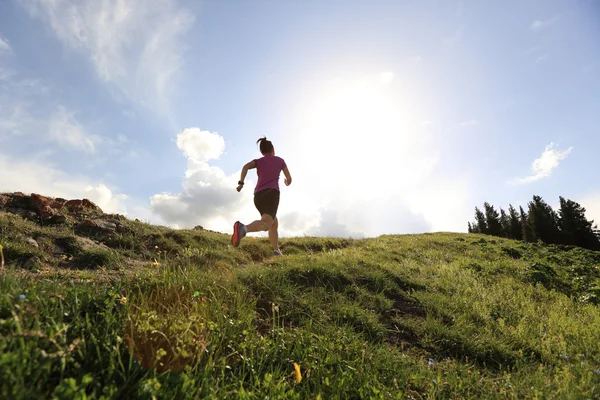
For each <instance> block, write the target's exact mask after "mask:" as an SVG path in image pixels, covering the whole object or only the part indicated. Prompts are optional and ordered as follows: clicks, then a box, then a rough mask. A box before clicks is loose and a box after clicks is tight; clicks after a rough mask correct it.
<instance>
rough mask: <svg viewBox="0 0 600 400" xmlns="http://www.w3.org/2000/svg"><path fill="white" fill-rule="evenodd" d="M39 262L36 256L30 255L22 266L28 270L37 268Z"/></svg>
mask: <svg viewBox="0 0 600 400" xmlns="http://www.w3.org/2000/svg"><path fill="white" fill-rule="evenodd" d="M41 262H42V260H41V259H40V258H39V257H38V256H32V257H29V258H28V259H27V260H25V262H24V263H23V268H25V269H27V270H30V271H33V270H37V269H38V268H37V267H38V266H39V265H40V264H41Z"/></svg>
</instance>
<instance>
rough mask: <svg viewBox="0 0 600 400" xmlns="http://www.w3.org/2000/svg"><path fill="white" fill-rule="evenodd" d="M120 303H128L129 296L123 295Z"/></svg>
mask: <svg viewBox="0 0 600 400" xmlns="http://www.w3.org/2000/svg"><path fill="white" fill-rule="evenodd" d="M119 303H120V304H123V305H124V304H127V297H121V300H119Z"/></svg>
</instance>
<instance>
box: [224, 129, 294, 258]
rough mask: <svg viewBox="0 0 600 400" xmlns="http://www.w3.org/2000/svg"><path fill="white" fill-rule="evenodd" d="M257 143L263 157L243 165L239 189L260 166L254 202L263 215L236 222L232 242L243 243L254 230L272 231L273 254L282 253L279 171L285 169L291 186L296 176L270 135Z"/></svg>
mask: <svg viewBox="0 0 600 400" xmlns="http://www.w3.org/2000/svg"><path fill="white" fill-rule="evenodd" d="M256 143H257V144H258V143H260V152H261V153H262V155H263V156H262V157H261V158H258V159H255V160H252V161H250V162H249V163H247V164H246V165H244V167H243V168H242V174H241V177H240V181H239V182H238V187H237V191H238V192H239V191H241V190H242V188H243V187H244V179H245V178H246V174H247V173H248V170H249V169H254V168H256V173H257V174H258V183H257V184H256V188H255V189H254V205H255V206H256V209H257V210H258V212H259V213H260V219H259V220H256V221H254V222H252V223H250V224H248V225H244V224H242V223H241V222H240V221H236V223H235V224H233V236H231V243H232V244H233V246H234V247H237V246H239V245H240V241H241V240H242V238H243V237H244V236H246V234H248V233H250V232H261V231H269V240H270V241H271V246H273V254H274V255H276V256H280V255H281V251H279V243H278V239H279V234H278V233H277V227H278V225H279V224H278V221H277V208H278V207H279V174H280V173H281V171H283V174H284V175H285V180H284V183H285V185H286V186H290V184H291V183H292V176H291V175H290V171H289V170H288V168H287V166H286V165H285V161H283V158H281V157H277V156H276V155H275V148H274V147H273V143H271V142H270V141H269V140H267V138H266V137H263V138H261V139H258V140H257V141H256Z"/></svg>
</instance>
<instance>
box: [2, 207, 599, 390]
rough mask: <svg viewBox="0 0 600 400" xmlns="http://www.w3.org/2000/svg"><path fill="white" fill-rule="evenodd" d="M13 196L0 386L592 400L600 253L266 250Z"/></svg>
mask: <svg viewBox="0 0 600 400" xmlns="http://www.w3.org/2000/svg"><path fill="white" fill-rule="evenodd" d="M23 201H24V203H23V205H25V206H26V207H25V208H23V207H22V208H21V212H17V213H15V209H14V207H13V208H12V209H8V208H7V207H4V209H3V211H0V244H1V245H2V252H3V255H4V259H5V264H6V266H5V269H4V270H3V271H2V272H0V274H1V276H0V398H38V397H50V396H52V395H54V396H56V397H58V398H152V397H153V396H156V397H157V398H196V397H200V398H224V397H237V398H265V397H266V396H269V397H270V398H298V399H304V398H313V399H314V398H319V396H320V398H323V399H329V398H413V399H415V398H421V397H428V398H429V397H434V398H453V397H454V398H456V397H463V398H464V397H467V398H469V397H472V398H506V397H509V398H511V397H518V398H523V397H543V398H561V399H562V398H598V397H600V348H599V345H598V343H600V329H599V327H600V310H599V306H598V303H600V252H593V251H587V250H583V249H580V248H574V247H557V246H547V245H542V244H527V243H522V242H515V241H510V240H505V239H499V238H491V237H487V236H482V235H474V234H469V235H466V234H451V233H436V234H423V235H401V236H382V237H379V238H373V239H365V240H345V239H334V238H308V237H307V238H293V239H284V240H282V250H283V252H284V253H285V254H286V255H285V256H284V257H276V258H274V257H271V256H270V254H271V252H270V251H269V246H268V243H267V240H266V239H252V238H247V239H244V241H243V242H242V245H241V247H240V248H238V249H234V248H232V247H231V245H230V244H229V236H228V235H223V234H218V233H215V232H209V231H204V230H172V229H168V228H165V227H158V226H152V225H148V224H144V223H141V222H138V221H130V220H128V219H126V218H124V217H122V216H115V215H112V216H111V215H106V214H103V213H102V212H101V210H92V211H90V210H88V211H85V212H79V213H73V212H71V211H70V210H63V211H57V212H53V215H52V216H50V217H51V218H54V220H53V221H48V220H47V219H45V218H42V217H41V216H40V215H39V214H38V211H35V210H33V209H30V210H29V211H32V212H33V213H34V214H35V215H34V214H31V213H25V211H27V209H26V208H27V207H29V206H27V204H29V205H31V202H30V201H29V203H27V201H26V199H25V200H23ZM6 204H7V203H5V205H6ZM80 211H81V210H80ZM55 215H62V216H64V218H62V217H56V216H55ZM87 221H91V222H87ZM84 395H85V396H87V397H84Z"/></svg>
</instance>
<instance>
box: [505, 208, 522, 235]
mask: <svg viewBox="0 0 600 400" xmlns="http://www.w3.org/2000/svg"><path fill="white" fill-rule="evenodd" d="M508 221H509V222H508V226H509V228H508V232H509V233H508V237H509V238H511V239H517V240H522V239H523V229H522V226H521V220H520V219H519V214H517V210H515V208H514V207H513V206H512V204H509V206H508Z"/></svg>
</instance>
